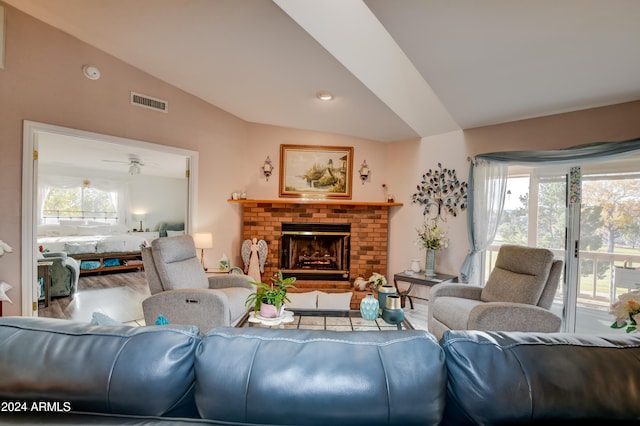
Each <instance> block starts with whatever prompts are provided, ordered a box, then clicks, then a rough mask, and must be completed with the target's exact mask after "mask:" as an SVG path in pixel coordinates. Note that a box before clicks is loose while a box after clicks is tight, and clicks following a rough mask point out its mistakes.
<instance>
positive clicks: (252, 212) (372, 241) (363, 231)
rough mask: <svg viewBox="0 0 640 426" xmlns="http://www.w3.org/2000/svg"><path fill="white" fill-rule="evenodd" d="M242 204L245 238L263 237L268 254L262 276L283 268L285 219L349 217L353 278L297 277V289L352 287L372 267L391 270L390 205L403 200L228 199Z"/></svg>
mask: <svg viewBox="0 0 640 426" xmlns="http://www.w3.org/2000/svg"><path fill="white" fill-rule="evenodd" d="M229 202H231V203H240V204H242V206H243V225H242V240H243V241H244V240H246V239H252V238H257V239H259V240H260V239H263V240H265V241H266V242H267V244H268V246H269V255H268V257H267V262H266V264H265V267H264V274H263V276H262V280H263V281H264V282H269V281H268V280H269V277H271V276H273V275H274V274H276V273H277V272H278V266H279V262H280V239H281V234H282V223H283V222H297V223H301V222H304V223H350V224H351V256H350V267H349V271H350V274H349V277H350V281H321V280H301V279H298V280H297V281H296V284H295V285H296V287H297V288H298V291H310V290H321V291H325V292H344V291H353V288H352V283H353V280H354V279H355V278H356V277H365V278H368V277H370V276H371V274H372V273H373V272H379V273H381V274H383V275H386V271H387V244H388V240H389V209H390V208H391V207H392V206H401V205H402V203H367V202H352V201H328V200H237V201H236V200H229ZM353 293H354V295H353V297H352V299H351V307H352V308H353V309H356V308H357V307H358V306H359V303H360V299H361V298H362V297H364V295H365V294H366V292H359V291H354V292H353Z"/></svg>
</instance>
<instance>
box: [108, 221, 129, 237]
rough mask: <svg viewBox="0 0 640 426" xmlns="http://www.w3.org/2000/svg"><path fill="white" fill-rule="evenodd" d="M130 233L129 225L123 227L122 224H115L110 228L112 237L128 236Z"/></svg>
mask: <svg viewBox="0 0 640 426" xmlns="http://www.w3.org/2000/svg"><path fill="white" fill-rule="evenodd" d="M128 231H129V228H127V225H122V224H120V223H117V224H113V225H111V226H110V227H109V234H111V235H116V234H126V233H127V232H128Z"/></svg>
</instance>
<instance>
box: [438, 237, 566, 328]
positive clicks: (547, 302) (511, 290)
mask: <svg viewBox="0 0 640 426" xmlns="http://www.w3.org/2000/svg"><path fill="white" fill-rule="evenodd" d="M562 266H563V262H562V261H561V260H554V259H553V253H552V252H551V251H549V250H547V249H541V248H532V247H521V246H514V245H504V246H502V247H501V248H500V251H499V252H498V257H497V259H496V265H495V268H494V269H493V271H492V272H491V275H490V276H489V279H488V280H487V284H486V285H485V286H484V287H478V286H474V285H469V284H437V285H434V286H433V287H432V288H431V293H430V297H429V311H428V327H429V331H430V332H431V333H433V334H434V335H435V336H436V338H437V339H440V338H441V337H442V335H443V334H444V332H445V331H446V330H491V331H538V332H556V331H559V330H560V324H561V322H562V321H561V319H560V317H558V316H557V315H555V314H554V313H552V312H551V311H550V310H549V309H550V308H551V304H552V303H553V297H554V295H555V292H556V289H557V288H558V282H559V280H560V275H561V273H562Z"/></svg>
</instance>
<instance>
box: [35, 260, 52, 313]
mask: <svg viewBox="0 0 640 426" xmlns="http://www.w3.org/2000/svg"><path fill="white" fill-rule="evenodd" d="M52 267H53V262H51V261H42V260H41V261H38V284H40V280H42V287H43V289H44V294H43V295H42V296H43V297H44V302H43V305H44V307H45V308H47V307H49V303H51V268H52Z"/></svg>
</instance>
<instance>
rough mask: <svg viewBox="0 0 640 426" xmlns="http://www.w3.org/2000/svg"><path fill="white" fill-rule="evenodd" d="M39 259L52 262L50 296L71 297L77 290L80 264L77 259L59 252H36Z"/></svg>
mask: <svg viewBox="0 0 640 426" xmlns="http://www.w3.org/2000/svg"><path fill="white" fill-rule="evenodd" d="M38 259H39V260H46V261H49V262H53V265H51V287H50V289H49V295H50V297H66V296H69V298H70V299H73V295H74V294H75V293H76V292H77V291H78V280H79V279H80V264H79V263H78V261H77V260H75V259H74V258H72V257H69V256H67V253H66V252H64V251H61V252H45V253H40V252H38Z"/></svg>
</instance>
